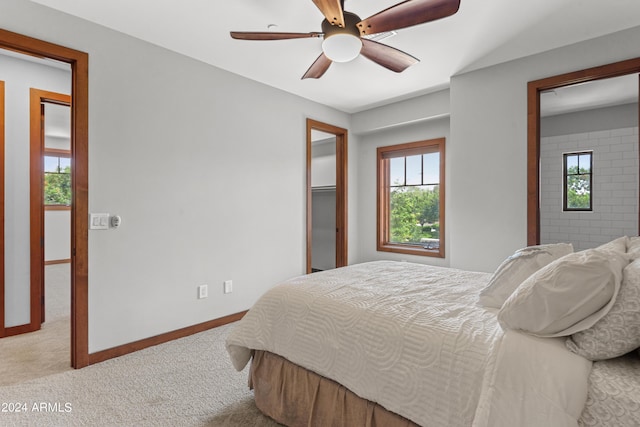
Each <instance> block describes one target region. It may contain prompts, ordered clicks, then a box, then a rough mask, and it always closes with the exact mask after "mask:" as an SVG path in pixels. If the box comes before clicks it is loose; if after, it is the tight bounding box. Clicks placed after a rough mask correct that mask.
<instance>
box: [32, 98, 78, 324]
mask: <svg viewBox="0 0 640 427" xmlns="http://www.w3.org/2000/svg"><path fill="white" fill-rule="evenodd" d="M29 96H30V99H29V122H30V123H29V128H30V130H29V139H30V165H29V174H30V194H29V204H30V209H29V215H30V216H29V218H30V219H29V222H30V233H29V235H30V246H31V248H30V252H31V277H30V279H31V319H30V320H31V324H30V329H31V331H36V330H38V329H40V325H42V323H43V322H44V321H45V302H44V299H45V290H44V245H45V241H44V197H43V195H44V167H43V166H44V162H43V158H44V151H45V147H44V128H45V123H44V120H45V114H44V104H45V103H49V104H56V105H65V106H68V107H70V106H71V96H70V95H66V94H63V93H56V92H50V91H46V90H41V89H36V88H31V89H30V91H29ZM71 176H72V178H73V172H72V174H71ZM71 209H72V210H73V206H72V208H71Z"/></svg>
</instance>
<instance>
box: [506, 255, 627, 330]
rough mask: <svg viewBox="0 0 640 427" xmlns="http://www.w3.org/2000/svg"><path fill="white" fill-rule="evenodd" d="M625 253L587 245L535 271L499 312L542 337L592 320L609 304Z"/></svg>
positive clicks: (590, 323)
mask: <svg viewBox="0 0 640 427" xmlns="http://www.w3.org/2000/svg"><path fill="white" fill-rule="evenodd" d="M627 264H628V260H627V257H626V255H624V254H620V253H618V252H615V251H601V250H598V249H587V250H586V251H581V252H575V253H572V254H569V255H565V256H564V257H562V258H560V259H558V260H556V261H554V262H552V263H551V264H548V265H546V266H545V267H543V268H541V269H540V270H539V271H537V272H536V273H534V274H532V275H531V276H530V277H529V278H528V279H527V280H525V281H524V282H523V283H522V285H520V286H519V287H518V289H517V290H516V291H515V292H514V293H513V294H512V295H511V296H510V297H509V299H507V301H506V302H505V303H504V305H503V306H502V309H500V312H499V313H498V321H499V322H500V325H501V326H502V327H503V328H505V329H516V330H520V331H523V332H527V333H530V334H532V335H536V336H540V337H554V336H566V335H571V334H573V333H576V332H579V331H582V330H585V329H587V328H590V327H591V326H593V325H594V323H596V322H597V321H598V320H599V319H601V318H602V317H603V316H604V315H605V314H607V312H608V311H609V310H610V309H611V306H612V305H613V303H614V301H615V297H616V295H617V293H618V290H619V289H620V281H621V279H622V269H623V268H624V267H626V265H627Z"/></svg>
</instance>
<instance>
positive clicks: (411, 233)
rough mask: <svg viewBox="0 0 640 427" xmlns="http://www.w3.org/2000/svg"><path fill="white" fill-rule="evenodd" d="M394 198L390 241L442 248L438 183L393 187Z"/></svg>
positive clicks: (429, 247)
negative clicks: (436, 184) (435, 184)
mask: <svg viewBox="0 0 640 427" xmlns="http://www.w3.org/2000/svg"><path fill="white" fill-rule="evenodd" d="M390 198H391V200H390V203H389V204H390V215H389V222H390V224H389V225H390V233H389V240H390V242H391V243H402V244H410V245H419V246H421V247H425V248H427V249H438V248H439V246H440V243H439V241H440V217H439V215H440V192H439V188H438V186H427V185H423V186H416V187H397V188H392V189H391V192H390Z"/></svg>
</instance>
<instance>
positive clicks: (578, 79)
mask: <svg viewBox="0 0 640 427" xmlns="http://www.w3.org/2000/svg"><path fill="white" fill-rule="evenodd" d="M635 73H640V58H635V59H629V60H626V61H620V62H614V63H612V64H607V65H602V66H599V67H593V68H588V69H586V70H581V71H575V72H571V73H566V74H561V75H558V76H552V77H547V78H545V79H540V80H535V81H532V82H529V83H528V86H527V92H528V93H527V97H528V100H527V244H528V245H538V244H540V93H541V92H543V91H546V90H551V89H556V88H559V87H563V86H569V85H573V84H577V83H584V82H589V81H593V80H601V79H606V78H610V77H619V76H623V75H626V74H635ZM638 125H640V108H639V117H638ZM638 144H640V141H638ZM639 173H640V171H639ZM638 206H640V198H639V200H638ZM638 227H639V228H638V230H639V231H640V215H639V216H638Z"/></svg>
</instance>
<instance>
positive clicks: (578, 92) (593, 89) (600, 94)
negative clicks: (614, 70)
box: [540, 74, 640, 117]
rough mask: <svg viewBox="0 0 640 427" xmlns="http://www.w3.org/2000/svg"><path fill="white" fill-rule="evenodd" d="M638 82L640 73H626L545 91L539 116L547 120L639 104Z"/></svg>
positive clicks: (541, 98)
mask: <svg viewBox="0 0 640 427" xmlns="http://www.w3.org/2000/svg"><path fill="white" fill-rule="evenodd" d="M639 83H640V81H639V80H638V74H627V75H625V76H620V77H612V78H608V79H602V80H595V81H591V82H586V83H578V84H574V85H571V86H564V87H561V88H557V89H553V90H549V91H546V92H542V93H541V94H540V115H541V116H543V117H545V116H553V115H556V114H566V113H572V112H576V111H583V110H590V109H592V108H603V107H611V106H614V105H622V104H630V103H638V88H639Z"/></svg>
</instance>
